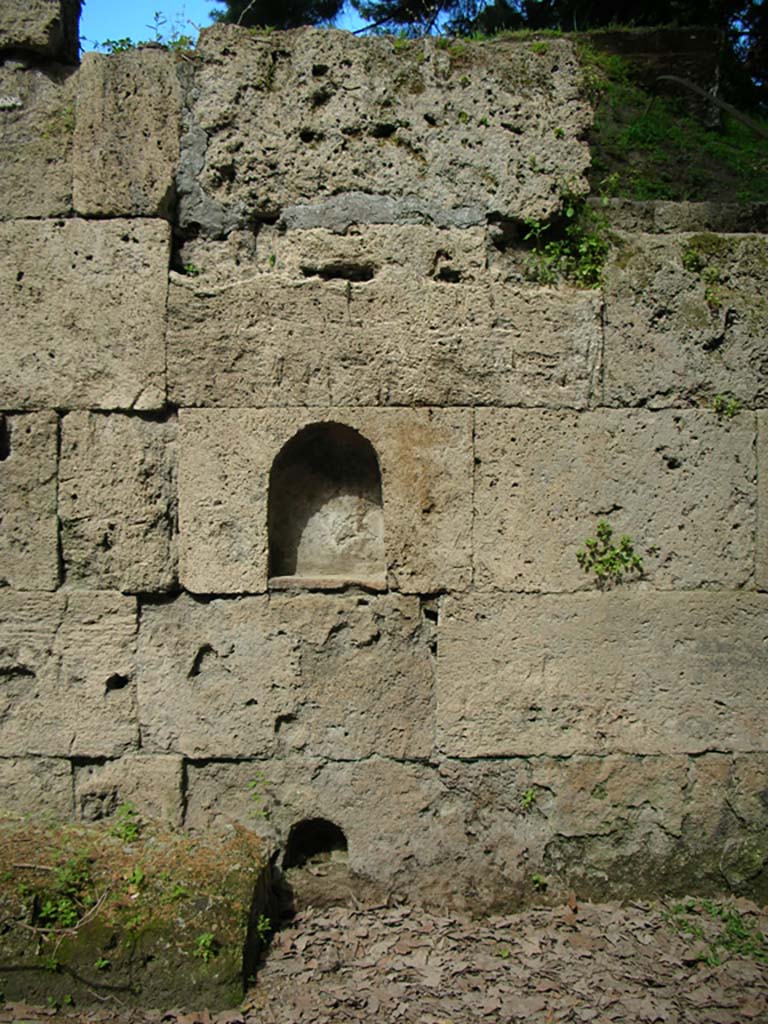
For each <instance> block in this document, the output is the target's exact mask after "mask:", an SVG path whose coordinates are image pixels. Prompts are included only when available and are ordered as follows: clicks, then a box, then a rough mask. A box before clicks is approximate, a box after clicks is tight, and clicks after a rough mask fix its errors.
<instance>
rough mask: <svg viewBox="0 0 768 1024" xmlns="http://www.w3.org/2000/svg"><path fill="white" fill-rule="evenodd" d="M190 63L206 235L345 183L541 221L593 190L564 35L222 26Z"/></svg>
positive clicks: (195, 197)
mask: <svg viewBox="0 0 768 1024" xmlns="http://www.w3.org/2000/svg"><path fill="white" fill-rule="evenodd" d="M196 56H197V58H198V59H199V60H200V64H199V65H198V66H197V68H196V73H195V93H194V95H193V98H192V104H191V123H190V125H189V127H188V130H187V132H186V134H185V136H184V137H183V139H182V164H181V172H180V174H179V190H180V196H181V205H180V220H181V223H182V225H191V224H199V225H200V226H201V227H202V229H203V231H204V233H210V234H214V235H216V234H221V233H222V232H223V231H225V230H226V229H227V227H228V226H235V225H236V224H241V225H242V224H243V223H246V222H247V221H248V220H249V219H250V220H253V219H254V218H258V217H270V216H274V215H275V214H278V213H279V212H280V211H281V209H282V208H283V207H284V206H286V205H289V204H290V205H296V204H299V203H305V202H306V201H307V200H312V201H313V202H315V201H318V200H319V201H321V202H322V201H324V200H325V199H327V198H328V197H330V196H333V195H339V194H340V193H344V192H357V193H361V192H370V193H372V194H373V195H374V196H377V195H386V196H389V197H392V198H395V199H404V198H411V197H415V199H416V201H417V203H424V204H425V207H426V209H425V212H428V213H431V214H432V216H435V214H437V216H438V217H440V216H441V215H440V213H439V212H438V211H440V210H444V211H451V210H453V209H455V208H461V209H462V210H464V209H467V208H478V209H479V210H481V211H485V212H491V211H499V212H501V213H502V214H504V215H507V216H511V217H546V216H548V215H549V214H551V213H552V212H553V211H554V210H556V209H557V207H558V205H559V202H560V192H561V191H562V190H564V189H567V190H569V191H571V192H576V193H580V192H583V191H585V190H586V189H585V181H584V178H583V173H584V170H585V169H586V166H587V163H588V154H587V148H586V144H585V143H583V142H582V141H580V140H581V138H582V135H583V132H584V130H585V128H586V127H587V125H588V123H589V121H590V117H591V114H590V111H589V109H588V106H587V104H586V103H585V102H584V101H583V100H582V99H581V97H580V94H579V78H580V72H579V68H578V64H577V62H576V59H575V56H574V53H573V49H572V47H571V45H570V44H569V43H567V42H566V41H565V40H551V41H548V43H547V47H546V51H545V52H544V51H541V49H539V52H536V50H534V49H532V48H531V46H530V45H529V44H528V43H515V42H510V41H503V42H500V41H495V42H493V43H490V44H483V43H470V42H457V43H454V44H453V45H452V46H451V47H448V48H443V47H442V46H441V45H439V43H438V41H436V40H434V39H430V38H427V39H424V40H419V41H418V42H414V43H411V44H404V45H399V44H397V43H395V42H394V41H393V40H392V39H391V38H389V39H387V38H383V39H372V38H367V39H356V38H355V37H353V36H351V35H350V34H348V33H341V32H327V31H326V32H322V31H317V30H312V29H301V30H298V31H296V32H292V33H286V34H285V35H282V34H281V35H277V36H276V35H275V34H274V33H270V34H269V35H266V34H264V35H261V34H256V35H254V34H253V33H247V32H245V31H244V30H240V29H238V28H236V27H234V26H225V25H219V26H215V27H214V28H212V29H209V30H207V31H204V32H203V33H202V34H201V36H200V40H199V42H198V46H197V50H196ZM555 68H557V73H554V69H555ZM374 216H375V212H374ZM442 219H443V220H445V216H444V215H443V218H442Z"/></svg>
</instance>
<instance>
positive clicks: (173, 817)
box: [74, 754, 184, 827]
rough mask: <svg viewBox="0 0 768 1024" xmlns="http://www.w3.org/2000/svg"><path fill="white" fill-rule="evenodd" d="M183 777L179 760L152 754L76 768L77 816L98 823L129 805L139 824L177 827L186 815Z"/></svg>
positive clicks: (129, 755)
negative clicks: (148, 822)
mask: <svg viewBox="0 0 768 1024" xmlns="http://www.w3.org/2000/svg"><path fill="white" fill-rule="evenodd" d="M183 773H184V769H183V764H182V759H181V758H180V757H172V756H171V757H164V756H162V755H153V754H127V755H126V756H125V757H120V758H117V759H116V760H114V761H104V762H95V763H92V764H79V765H76V766H75V768H74V777H75V810H76V813H77V815H78V817H79V818H81V819H82V820H83V821H98V820H100V819H101V818H109V817H112V816H113V815H114V814H115V813H116V812H117V811H118V810H119V808H120V807H121V806H124V805H125V804H129V805H130V806H131V807H132V808H133V809H134V810H135V812H136V814H137V817H138V820H140V821H141V820H147V819H150V820H151V821H154V822H160V823H162V824H164V825H170V826H172V827H177V826H179V825H181V823H182V818H183V813H184V797H183Z"/></svg>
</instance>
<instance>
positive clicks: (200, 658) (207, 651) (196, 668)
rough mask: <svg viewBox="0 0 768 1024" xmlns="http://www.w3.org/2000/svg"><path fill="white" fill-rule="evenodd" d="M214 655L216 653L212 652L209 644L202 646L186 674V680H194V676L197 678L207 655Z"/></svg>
mask: <svg viewBox="0 0 768 1024" xmlns="http://www.w3.org/2000/svg"><path fill="white" fill-rule="evenodd" d="M215 653H216V652H215V651H214V649H213V648H212V647H211V645H210V644H203V645H202V647H200V648H199V649H198V652H197V654H196V655H195V659H194V661H193V662H192V667H191V668H190V670H189V672H188V673H187V679H194V677H195V676H199V675H200V670H201V668H202V667H203V662H204V661H205V659H206V658H207V657H208V656H209V655H215Z"/></svg>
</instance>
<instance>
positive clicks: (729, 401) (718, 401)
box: [712, 395, 742, 420]
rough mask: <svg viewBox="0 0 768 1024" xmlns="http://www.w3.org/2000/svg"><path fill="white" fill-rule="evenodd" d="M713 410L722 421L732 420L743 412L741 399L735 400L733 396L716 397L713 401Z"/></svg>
mask: <svg viewBox="0 0 768 1024" xmlns="http://www.w3.org/2000/svg"><path fill="white" fill-rule="evenodd" d="M712 408H713V409H714V410H715V412H716V413H717V415H718V416H719V417H720V419H722V418H723V417H725V418H726V419H729V420H731V419H733V417H734V416H736V415H737V414H738V413H740V412H741V408H742V406H741V402H740V401H739V399H738V398H733V397H732V396H731V395H715V397H714V398H713V399H712Z"/></svg>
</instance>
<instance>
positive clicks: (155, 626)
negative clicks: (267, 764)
mask: <svg viewBox="0 0 768 1024" xmlns="http://www.w3.org/2000/svg"><path fill="white" fill-rule="evenodd" d="M431 640H432V624H431V623H430V622H429V621H428V620H426V621H425V620H424V619H423V618H422V615H421V611H420V605H419V601H418V600H417V599H416V598H408V597H400V596H397V595H387V596H381V597H367V596H362V595H357V596H353V595H350V596H346V597H342V596H338V595H330V594H328V595H324V594H301V595H294V596H287V595H280V596H275V595H273V596H272V597H271V598H268V597H259V598H244V599H241V600H239V601H231V600H229V601H225V600H215V601H211V602H196V601H193V600H192V599H191V598H189V597H181V598H179V599H177V600H176V601H174V602H173V603H169V604H163V605H156V606H148V607H146V608H144V609H143V611H142V619H141V630H140V637H139V665H140V668H139V709H140V715H141V735H142V747H143V749H144V750H147V751H151V752H162V753H166V752H167V753H183V754H186V755H187V756H189V757H193V758H209V757H271V756H275V755H277V754H278V753H280V752H282V751H288V752H293V751H302V752H303V753H305V754H306V755H307V757H311V756H312V755H322V756H326V757H331V756H335V757H340V758H363V757H370V756H371V755H373V754H374V753H382V754H386V755H389V756H392V757H425V756H427V755H428V754H429V752H430V751H431V749H432V701H433V692H432V691H433V679H432V676H433V665H432V655H431V651H430V646H429V645H430V641H431Z"/></svg>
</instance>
